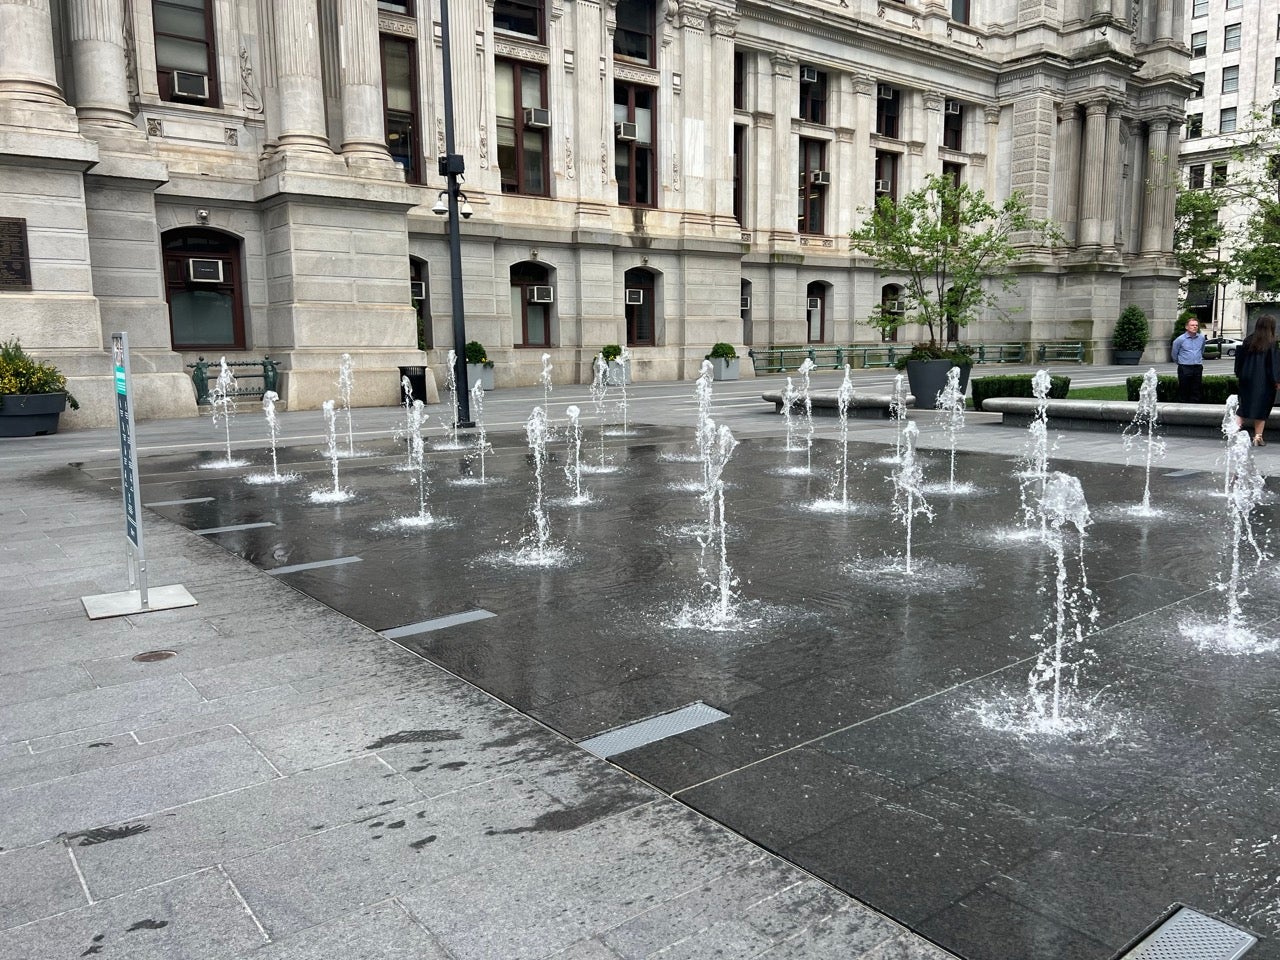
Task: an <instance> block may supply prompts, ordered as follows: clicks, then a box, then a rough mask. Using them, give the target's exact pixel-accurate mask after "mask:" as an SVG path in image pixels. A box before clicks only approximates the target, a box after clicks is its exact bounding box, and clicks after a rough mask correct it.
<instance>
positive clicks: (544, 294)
mask: <svg viewBox="0 0 1280 960" xmlns="http://www.w3.org/2000/svg"><path fill="white" fill-rule="evenodd" d="M555 299H556V292H555V290H553V289H552V288H551V287H530V288H529V302H530V303H554V302H555Z"/></svg>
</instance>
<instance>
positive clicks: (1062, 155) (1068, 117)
mask: <svg viewBox="0 0 1280 960" xmlns="http://www.w3.org/2000/svg"><path fill="white" fill-rule="evenodd" d="M1055 152H1056V163H1055V168H1054V203H1053V218H1054V220H1056V221H1057V222H1058V225H1059V227H1060V228H1061V229H1062V232H1063V234H1064V236H1065V239H1066V242H1067V244H1068V246H1074V245H1075V242H1076V232H1077V230H1076V227H1077V224H1076V218H1077V216H1078V215H1079V205H1078V197H1079V189H1080V188H1079V180H1080V116H1079V109H1078V108H1077V106H1076V105H1075V104H1074V103H1064V104H1060V105H1059V107H1058V144H1057V149H1056V151H1055Z"/></svg>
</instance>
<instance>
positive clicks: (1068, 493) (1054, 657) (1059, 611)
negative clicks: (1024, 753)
mask: <svg viewBox="0 0 1280 960" xmlns="http://www.w3.org/2000/svg"><path fill="white" fill-rule="evenodd" d="M1040 509H1041V510H1042V511H1043V512H1044V514H1045V517H1046V520H1047V522H1048V526H1049V529H1050V531H1051V533H1052V536H1051V538H1050V543H1051V544H1052V547H1053V553H1054V559H1055V562H1056V575H1055V578H1054V609H1053V620H1052V622H1051V623H1050V625H1049V627H1048V629H1047V630H1045V631H1044V632H1042V633H1039V634H1036V635H1035V636H1034V638H1033V639H1036V640H1041V641H1043V640H1046V639H1047V640H1048V641H1049V643H1048V645H1047V646H1045V647H1043V648H1042V649H1041V651H1040V653H1039V655H1038V656H1037V658H1036V665H1035V667H1034V669H1032V671H1031V674H1030V676H1029V677H1028V695H1029V702H1030V708H1031V713H1032V714H1033V715H1034V717H1035V720H1034V721H1033V724H1034V725H1035V726H1036V727H1037V728H1038V729H1040V730H1042V731H1043V732H1069V731H1071V730H1074V729H1079V728H1080V726H1081V725H1082V723H1083V721H1082V720H1080V719H1079V718H1074V719H1072V718H1066V717H1064V716H1063V708H1064V706H1065V705H1066V701H1067V699H1068V695H1067V693H1068V692H1067V691H1065V690H1064V689H1063V687H1064V681H1065V682H1066V683H1068V684H1069V685H1070V687H1071V688H1073V689H1074V688H1075V687H1076V685H1077V684H1078V683H1079V678H1080V668H1081V666H1082V664H1083V658H1084V657H1085V656H1086V655H1087V654H1088V651H1086V650H1085V649H1084V641H1085V639H1086V637H1087V635H1088V632H1089V630H1090V629H1091V628H1092V626H1093V624H1094V623H1095V622H1096V621H1097V619H1098V610H1097V606H1096V605H1095V603H1094V599H1093V591H1092V590H1090V589H1089V580H1088V576H1087V575H1086V573H1085V566H1084V544H1085V531H1086V530H1087V528H1088V526H1089V505H1088V504H1087V503H1086V502H1085V498H1084V490H1083V489H1082V488H1081V486H1080V481H1079V480H1077V479H1076V478H1075V477H1073V476H1070V475H1069V474H1065V473H1051V474H1049V476H1047V477H1046V478H1045V484H1044V496H1043V497H1042V498H1041V500H1040ZM1073 529H1074V531H1075V538H1076V550H1075V551H1074V559H1075V561H1076V562H1075V564H1074V566H1075V567H1076V569H1077V570H1078V574H1077V575H1076V576H1075V577H1074V578H1073V577H1072V576H1071V570H1070V569H1069V566H1071V565H1069V564H1068V561H1067V546H1068V539H1069V537H1070V536H1071V531H1072V530H1073ZM1046 634H1049V636H1048V637H1046ZM1068 648H1075V650H1076V651H1077V654H1078V656H1079V657H1080V658H1081V659H1077V660H1076V661H1075V662H1069V661H1068V660H1067V659H1066V656H1067V653H1068ZM1067 674H1069V676H1067Z"/></svg>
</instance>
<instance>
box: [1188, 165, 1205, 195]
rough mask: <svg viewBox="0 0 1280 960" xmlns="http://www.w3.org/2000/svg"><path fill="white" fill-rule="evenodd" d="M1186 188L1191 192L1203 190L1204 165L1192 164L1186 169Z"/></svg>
mask: <svg viewBox="0 0 1280 960" xmlns="http://www.w3.org/2000/svg"><path fill="white" fill-rule="evenodd" d="M1187 186H1188V187H1190V188H1191V189H1192V190H1202V189H1204V164H1203V163H1193V164H1192V165H1191V166H1190V167H1188V168H1187Z"/></svg>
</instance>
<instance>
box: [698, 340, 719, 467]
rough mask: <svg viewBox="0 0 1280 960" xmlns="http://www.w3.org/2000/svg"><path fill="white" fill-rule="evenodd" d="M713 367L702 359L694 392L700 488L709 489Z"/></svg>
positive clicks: (712, 438)
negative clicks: (696, 413) (700, 474)
mask: <svg viewBox="0 0 1280 960" xmlns="http://www.w3.org/2000/svg"><path fill="white" fill-rule="evenodd" d="M714 372H715V371H714V368H713V367H712V366H711V361H710V360H703V361H702V369H701V372H700V373H699V374H698V381H697V383H696V384H695V385H694V393H695V395H696V396H697V398H698V424H697V426H696V427H695V429H694V440H695V441H696V442H697V445H698V460H699V461H700V462H701V463H702V489H703V490H710V489H711V453H712V450H711V448H712V447H713V446H714V445H715V440H716V425H715V421H714V420H712V419H711V390H712V386H713V384H714Z"/></svg>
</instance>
